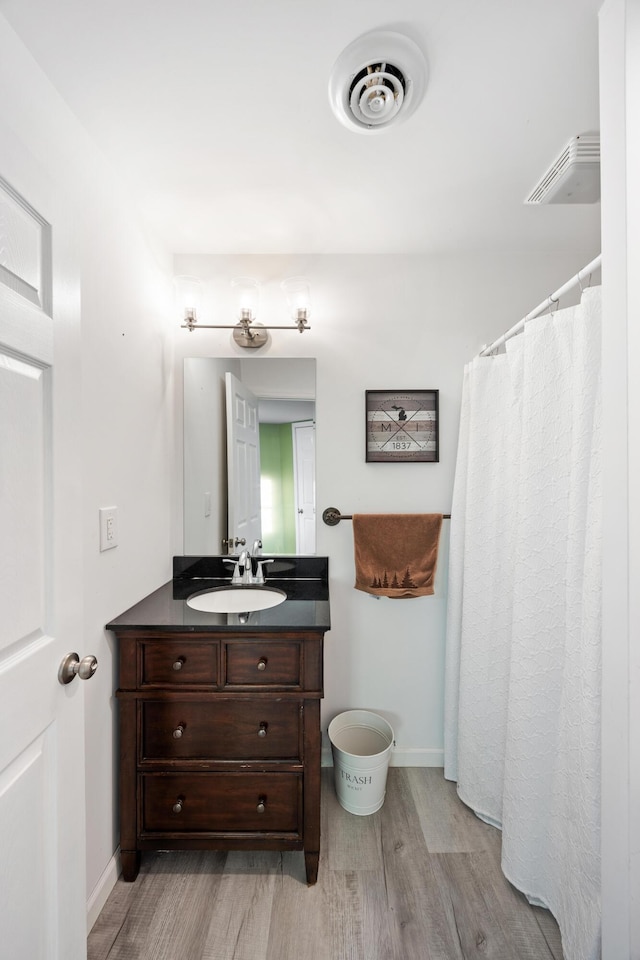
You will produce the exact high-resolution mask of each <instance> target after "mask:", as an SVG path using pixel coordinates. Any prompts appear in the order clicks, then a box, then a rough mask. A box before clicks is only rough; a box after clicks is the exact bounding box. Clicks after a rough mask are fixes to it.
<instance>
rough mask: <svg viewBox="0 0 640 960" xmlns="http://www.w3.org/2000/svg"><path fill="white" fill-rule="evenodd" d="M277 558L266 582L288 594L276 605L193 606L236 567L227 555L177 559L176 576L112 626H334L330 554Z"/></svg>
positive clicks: (225, 582)
mask: <svg viewBox="0 0 640 960" xmlns="http://www.w3.org/2000/svg"><path fill="white" fill-rule="evenodd" d="M226 559H228V558H226ZM236 559H237V558H236ZM260 559H270V558H268V557H261V558H260ZM273 559H274V562H273V563H270V564H268V565H266V564H265V568H264V569H265V574H266V586H270V587H277V588H278V589H279V590H282V591H284V593H286V595H287V599H286V600H284V601H283V602H282V603H280V604H278V606H277V607H271V608H270V609H268V610H255V611H252V612H251V613H248V614H246V613H245V614H238V613H202V612H201V611H199V610H193V609H192V608H191V607H189V606H187V602H186V601H187V598H188V597H190V596H191V595H192V594H194V593H201V592H202V591H203V590H208V589H213V588H214V587H224V586H228V585H229V583H230V579H231V568H230V567H229V566H227V565H224V564H223V562H222V561H223V558H222V557H174V561H173V572H174V577H173V580H169V582H168V583H165V584H163V585H162V586H161V587H160V588H159V589H158V590H155V591H154V592H153V593H150V594H149V595H148V596H147V597H145V598H144V599H143V600H141V601H140V602H139V603H136V604H135V606H133V607H130V608H129V610H125V611H124V613H122V614H120V616H118V617H114V619H113V620H111V621H110V623H108V624H107V630H114V631H121V630H136V629H137V630H153V631H158V632H165V631H171V630H186V631H190V632H193V633H198V632H200V633H208V632H211V631H215V632H231V631H233V632H238V631H240V632H243V633H244V632H246V633H248V634H251V633H252V632H255V631H265V632H274V633H276V632H278V631H283V630H317V631H319V632H322V633H324V632H325V631H326V630H329V629H330V627H331V620H330V610H329V577H328V573H329V561H328V558H327V557H286V558H283V557H277V558H273Z"/></svg>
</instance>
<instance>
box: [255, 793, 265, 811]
mask: <svg viewBox="0 0 640 960" xmlns="http://www.w3.org/2000/svg"><path fill="white" fill-rule="evenodd" d="M266 809H267V798H266V797H260V798H259V800H258V806H257V807H256V810H257V811H258V813H264V812H265V810H266Z"/></svg>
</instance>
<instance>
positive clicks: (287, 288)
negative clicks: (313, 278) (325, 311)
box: [282, 277, 311, 323]
mask: <svg viewBox="0 0 640 960" xmlns="http://www.w3.org/2000/svg"><path fill="white" fill-rule="evenodd" d="M282 289H283V291H284V294H285V296H286V298H287V301H288V303H289V309H290V311H291V316H292V317H293V319H294V320H295V322H296V323H300V322H305V321H306V320H308V318H309V315H310V313H311V291H310V289H309V281H308V280H307V279H306V278H305V277H289V278H288V279H287V280H283V281H282Z"/></svg>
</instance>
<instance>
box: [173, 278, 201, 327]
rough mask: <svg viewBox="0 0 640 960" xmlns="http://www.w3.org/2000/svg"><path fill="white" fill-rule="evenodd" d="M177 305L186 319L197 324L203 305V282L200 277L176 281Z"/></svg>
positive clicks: (176, 279) (177, 279)
mask: <svg viewBox="0 0 640 960" xmlns="http://www.w3.org/2000/svg"><path fill="white" fill-rule="evenodd" d="M174 284H175V291H176V304H177V307H178V309H179V310H181V311H183V315H184V319H185V320H187V321H189V320H190V321H191V322H192V323H196V322H197V320H198V310H199V309H200V307H201V305H202V281H201V280H200V279H198V277H187V276H180V277H176V278H175V279H174Z"/></svg>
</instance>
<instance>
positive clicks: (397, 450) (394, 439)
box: [365, 390, 439, 463]
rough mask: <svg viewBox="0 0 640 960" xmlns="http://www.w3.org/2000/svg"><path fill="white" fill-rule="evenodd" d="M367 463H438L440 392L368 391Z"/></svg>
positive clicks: (366, 396) (366, 401) (366, 399)
mask: <svg viewBox="0 0 640 960" xmlns="http://www.w3.org/2000/svg"><path fill="white" fill-rule="evenodd" d="M365 406H366V423H367V444H366V451H367V456H366V459H367V462H368V463H438V461H439V449H438V391H437V390H366V391H365Z"/></svg>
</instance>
